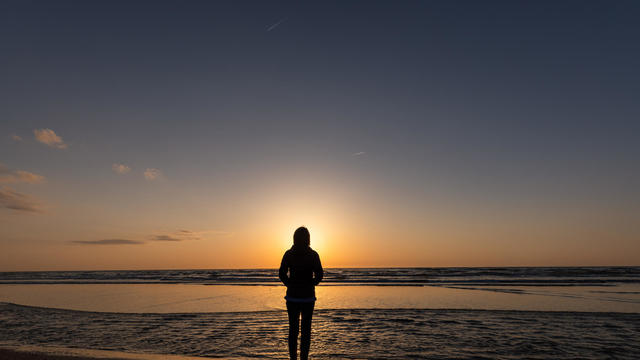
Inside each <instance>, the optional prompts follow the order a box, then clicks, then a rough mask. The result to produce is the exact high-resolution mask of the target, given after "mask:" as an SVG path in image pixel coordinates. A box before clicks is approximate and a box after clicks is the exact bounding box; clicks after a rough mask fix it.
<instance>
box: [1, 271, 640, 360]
mask: <svg viewBox="0 0 640 360" xmlns="http://www.w3.org/2000/svg"><path fill="white" fill-rule="evenodd" d="M639 271H640V269H638V268H637V267H632V268H553V269H551V268H547V269H539V268H519V269H510V268H501V269H493V270H490V269H477V268H475V269H471V268H470V269H466V270H465V269H444V270H443V269H428V268H424V269H375V270H371V269H329V270H328V275H329V276H328V280H329V281H328V282H327V283H326V284H325V285H323V286H318V287H317V289H316V290H317V296H318V301H317V303H316V311H315V312H314V320H313V330H312V339H313V340H312V346H311V354H312V356H313V358H316V359H406V358H428V359H447V358H457V359H475V358H490V359H546V358H581V359H600V358H606V357H609V356H615V358H619V359H632V358H634V357H635V355H634V354H637V353H640V341H638V339H639V338H640V284H639V280H640V278H639V277H638V275H637V274H638V272H639ZM222 273H226V274H235V275H233V276H231V275H230V276H228V277H225V276H220V274H222ZM271 273H273V270H242V271H237V270H236V271H234V270H226V271H219V270H209V271H203V270H184V271H179V272H177V271H164V272H163V271H159V272H151V273H149V272H140V271H137V272H136V271H124V272H116V273H114V272H95V273H87V272H73V273H23V274H16V273H3V274H0V283H1V282H4V283H3V284H0V302H1V303H0V347H3V348H5V349H7V348H8V349H18V350H20V349H21V350H20V351H22V352H21V353H20V355H19V356H22V357H23V358H25V359H31V358H36V359H37V358H38V357H37V356H40V357H41V358H42V356H44V355H42V354H43V353H44V354H48V355H46V356H51V357H45V358H47V359H49V358H51V359H56V358H55V356H58V357H59V356H76V357H78V356H80V357H81V358H82V357H84V358H96V357H97V358H99V357H100V356H102V357H104V356H107V357H109V356H111V357H112V358H113V357H114V356H115V357H116V358H123V357H124V358H128V357H126V356H130V357H131V356H132V357H134V358H136V357H137V358H142V359H154V356H155V357H158V356H159V357H160V358H169V356H173V357H176V359H183V358H184V357H189V356H191V357H198V358H203V357H204V358H228V359H245V358H263V359H286V358H287V352H286V334H287V329H288V323H287V317H286V312H285V307H284V299H283V298H282V297H283V295H284V287H283V286H281V285H278V283H277V280H276V278H275V277H273V278H271V277H270V276H268V274H271ZM212 274H217V275H218V276H216V277H215V278H216V283H210V281H211V278H212V276H211V275H212ZM238 274H242V275H244V277H243V276H238ZM261 274H263V275H264V276H262V275H261ZM345 274H347V275H345ZM105 279H108V281H105ZM197 279H199V280H197ZM256 279H262V280H260V281H256ZM353 279H359V280H360V281H358V282H356V281H351V280H353ZM376 279H378V280H377V281H376ZM134 280H135V281H134ZM25 347H27V348H28V347H31V348H30V349H31V350H29V351H30V352H31V353H29V354H27V353H25V352H24V349H25ZM34 349H35V351H36V355H34V353H33V351H34ZM53 349H58V350H56V351H53ZM59 349H63V350H62V352H61V351H60V350H59ZM95 350H97V351H102V352H95ZM4 351H5V354H6V351H7V350H4ZM105 351H106V353H105ZM3 356H4V355H3ZM6 356H9V358H12V357H11V356H14V355H6ZM16 356H17V355H16ZM25 356H26V357H25ZM34 356H35V357H34Z"/></svg>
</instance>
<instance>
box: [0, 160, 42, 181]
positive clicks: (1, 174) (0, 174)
mask: <svg viewBox="0 0 640 360" xmlns="http://www.w3.org/2000/svg"><path fill="white" fill-rule="evenodd" d="M44 180H45V179H44V176H42V175H38V174H34V173H32V172H29V171H24V170H10V169H9V168H7V167H6V166H4V165H3V164H0V184H12V183H28V184H39V183H42V182H44Z"/></svg>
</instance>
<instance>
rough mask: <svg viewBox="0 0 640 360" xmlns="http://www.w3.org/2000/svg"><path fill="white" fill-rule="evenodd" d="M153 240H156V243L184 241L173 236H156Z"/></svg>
mask: <svg viewBox="0 0 640 360" xmlns="http://www.w3.org/2000/svg"><path fill="white" fill-rule="evenodd" d="M151 240H155V241H182V240H184V239H180V238H177V237H173V236H171V235H155V236H153V237H152V238H151Z"/></svg>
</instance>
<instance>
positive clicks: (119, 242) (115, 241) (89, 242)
mask: <svg viewBox="0 0 640 360" xmlns="http://www.w3.org/2000/svg"><path fill="white" fill-rule="evenodd" d="M71 242H72V243H74V244H81V245H140V244H144V241H138V240H128V239H102V240H76V241H71Z"/></svg>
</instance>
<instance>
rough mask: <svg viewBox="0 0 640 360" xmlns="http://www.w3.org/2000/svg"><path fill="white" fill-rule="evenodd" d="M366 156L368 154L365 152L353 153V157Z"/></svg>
mask: <svg viewBox="0 0 640 360" xmlns="http://www.w3.org/2000/svg"><path fill="white" fill-rule="evenodd" d="M364 154H366V152H364V151H359V152H357V153H353V154H351V156H362V155H364Z"/></svg>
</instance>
